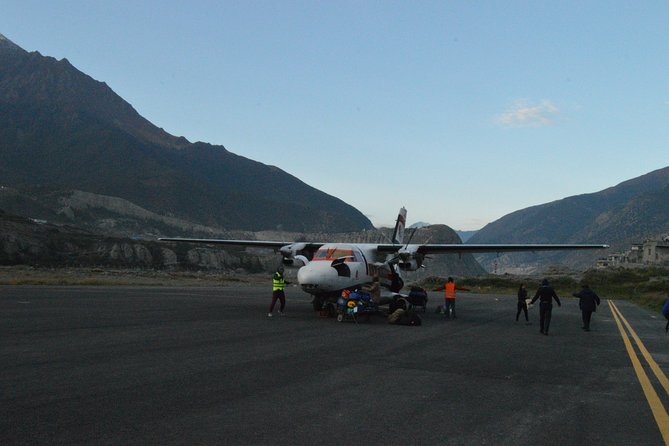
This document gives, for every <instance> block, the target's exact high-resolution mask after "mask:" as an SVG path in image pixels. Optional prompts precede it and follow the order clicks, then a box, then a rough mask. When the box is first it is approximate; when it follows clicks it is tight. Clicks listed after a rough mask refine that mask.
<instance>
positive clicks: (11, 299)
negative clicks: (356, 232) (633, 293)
mask: <svg viewBox="0 0 669 446" xmlns="http://www.w3.org/2000/svg"><path fill="white" fill-rule="evenodd" d="M267 288H268V287H264V288H254V287H247V286H243V287H239V288H234V287H226V288H159V287H155V288H139V287H135V288H122V287H112V288H105V287H64V288H60V287H53V288H49V287H29V286H24V287H0V388H1V390H2V392H1V394H0V444H3V445H23V444H49V445H53V444H62V445H77V444H86V445H89V444H96V445H106V444H114V445H118V444H123V445H128V444H137V445H139V444H162V445H165V444H167V445H171V444H181V445H183V444H285V445H288V444H290V445H295V444H298V445H307V444H308V445H312V444H317V443H320V444H351V443H354V444H360V443H368V444H385V445H388V444H449V445H473V444H476V445H484V444H489V445H537V444H540V445H558V444H560V445H564V444H606V445H630V444H644V445H660V444H665V439H664V437H663V433H662V430H663V429H665V430H666V428H667V423H666V419H664V418H663V416H666V410H665V409H664V408H665V407H669V406H668V404H669V397H668V395H667V392H666V391H665V390H664V389H663V388H662V387H661V383H662V378H661V377H658V376H657V374H656V372H653V371H652V370H651V368H650V367H649V365H648V361H647V360H646V359H645V358H643V357H642V356H641V354H640V353H641V351H643V349H646V350H647V351H648V352H649V355H650V356H651V357H652V359H653V360H654V361H655V362H656V363H657V366H658V368H659V369H660V370H661V371H664V373H666V371H668V370H669V355H667V347H668V345H669V338H668V337H667V336H666V335H665V333H664V321H663V320H662V319H660V318H659V317H658V316H659V315H655V314H651V313H650V312H648V311H646V310H644V309H641V308H639V307H637V306H635V305H632V304H629V303H627V302H624V301H620V300H615V301H614V305H615V307H616V308H618V310H619V312H620V313H621V316H622V319H624V320H626V321H627V322H628V323H629V324H630V327H631V328H632V329H633V330H634V332H635V333H636V335H638V338H639V341H640V342H642V344H643V346H644V347H643V349H642V347H639V345H638V343H636V342H635V341H634V340H631V341H630V343H631V345H632V346H633V347H632V350H631V352H628V350H627V349H626V347H625V343H624V336H623V334H622V332H621V331H620V329H619V328H618V324H617V323H616V321H615V319H614V317H613V308H614V307H612V306H610V305H609V304H608V302H606V301H604V302H602V305H600V307H599V309H598V311H597V313H595V315H594V316H593V322H592V331H591V332H584V331H582V330H581V323H580V312H579V310H578V302H577V301H576V300H575V299H568V298H567V299H563V305H562V307H560V308H557V307H555V309H554V311H553V321H552V323H551V330H550V336H543V335H541V334H540V333H539V326H538V307H535V308H534V309H531V310H530V320H531V322H532V323H533V325H525V324H524V323H523V322H518V323H516V322H515V321H514V317H515V311H516V303H515V300H516V299H515V297H512V296H492V295H475V294H470V293H462V294H461V295H460V296H459V298H458V301H457V310H458V316H459V318H458V319H457V320H443V319H442V317H440V316H439V315H437V314H435V313H434V312H433V308H434V307H435V306H436V305H437V303H440V298H439V295H438V294H437V293H431V294H430V304H429V311H428V312H427V313H426V314H425V315H424V317H423V325H422V326H420V327H404V326H392V325H388V324H387V323H386V322H385V320H384V319H383V318H381V317H377V318H373V319H372V320H371V322H370V323H367V324H354V323H352V322H342V323H339V322H336V321H335V320H334V319H325V318H320V317H318V316H317V314H315V313H314V312H313V311H312V310H311V305H310V298H309V296H308V295H306V294H304V293H302V292H301V291H299V290H298V289H297V288H289V289H288V290H287V295H288V306H287V314H286V316H284V317H278V316H275V317H274V318H272V319H268V318H267V316H266V313H267V306H268V303H269V296H270V292H268V289H267ZM521 317H522V316H521ZM660 317H661V316H660ZM619 319H620V320H622V319H621V317H620V316H619ZM621 324H622V322H621ZM623 326H624V324H623ZM630 336H631V333H630ZM631 356H638V358H640V363H641V372H644V373H645V374H646V375H647V379H648V381H649V385H650V388H651V390H654V391H655V393H656V397H657V399H658V400H659V407H658V402H657V401H655V402H653V401H652V400H653V398H652V397H649V396H648V395H649V393H648V384H646V385H645V388H646V390H643V388H642V382H643V380H642V378H639V376H640V375H639V371H638V368H637V370H635V369H634V367H633V362H632V359H631ZM661 373H662V372H661ZM642 374H643V373H642ZM665 379H666V377H665ZM662 411H664V415H662ZM658 413H659V415H658Z"/></svg>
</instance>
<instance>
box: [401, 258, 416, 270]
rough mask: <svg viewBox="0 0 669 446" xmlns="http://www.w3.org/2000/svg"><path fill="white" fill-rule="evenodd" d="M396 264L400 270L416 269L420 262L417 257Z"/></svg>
mask: <svg viewBox="0 0 669 446" xmlns="http://www.w3.org/2000/svg"><path fill="white" fill-rule="evenodd" d="M397 266H399V267H400V269H401V270H402V271H416V270H417V269H418V268H420V267H421V264H420V263H419V262H418V260H417V259H411V260H409V261H406V262H399V263H398V264H397Z"/></svg>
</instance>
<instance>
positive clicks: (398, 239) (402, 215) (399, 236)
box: [393, 207, 407, 245]
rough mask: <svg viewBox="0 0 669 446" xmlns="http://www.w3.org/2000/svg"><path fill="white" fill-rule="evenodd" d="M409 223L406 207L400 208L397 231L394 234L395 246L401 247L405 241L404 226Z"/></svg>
mask: <svg viewBox="0 0 669 446" xmlns="http://www.w3.org/2000/svg"><path fill="white" fill-rule="evenodd" d="M406 221H407V210H406V209H405V208H404V207H401V208H400V212H399V214H397V221H396V222H395V231H394V232H393V244H396V245H401V244H402V241H403V240H404V226H405V225H406Z"/></svg>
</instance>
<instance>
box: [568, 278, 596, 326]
mask: <svg viewBox="0 0 669 446" xmlns="http://www.w3.org/2000/svg"><path fill="white" fill-rule="evenodd" d="M572 296H574V297H578V298H579V301H578V307H579V308H580V309H581V315H582V317H583V326H582V327H581V328H582V329H583V330H585V331H590V318H591V317H592V313H593V311H597V305H599V302H600V301H599V296H598V295H597V294H595V292H594V291H592V290H591V289H590V287H589V286H588V285H586V284H582V285H581V291H579V292H578V293H573V294H572Z"/></svg>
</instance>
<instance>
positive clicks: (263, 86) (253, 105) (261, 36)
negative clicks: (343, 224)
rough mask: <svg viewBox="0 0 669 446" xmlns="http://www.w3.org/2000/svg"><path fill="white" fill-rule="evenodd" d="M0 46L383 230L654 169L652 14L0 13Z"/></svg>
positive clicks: (308, 5) (561, 193)
mask: <svg viewBox="0 0 669 446" xmlns="http://www.w3.org/2000/svg"><path fill="white" fill-rule="evenodd" d="M0 33H2V34H4V35H5V36H6V37H7V38H9V39H10V40H12V41H13V42H14V43H16V44H17V45H19V46H21V47H22V48H24V49H26V50H28V51H39V52H40V53H42V54H43V55H48V56H53V57H56V58H58V59H61V58H67V59H68V60H69V61H70V62H71V63H72V64H73V65H74V66H75V67H77V68H78V69H80V70H81V71H83V72H85V73H87V74H89V75H90V76H92V77H93V78H95V79H97V80H100V81H104V82H106V83H107V84H108V85H109V86H110V87H111V88H112V89H113V90H114V91H115V92H116V93H118V94H119V95H120V96H121V97H123V98H124V99H125V100H127V101H128V102H130V103H131V104H132V105H133V106H134V107H135V109H136V110H137V111H138V112H139V113H140V114H142V115H143V116H144V117H146V118H147V119H149V120H150V121H152V122H153V123H154V124H156V125H158V126H159V127H162V128H164V129H165V130H166V131H168V132H169V133H171V134H174V135H177V136H185V137H186V138H188V139H189V140H190V141H205V142H209V143H212V144H221V145H224V146H225V147H226V148H227V149H228V150H230V151H231V152H234V153H236V154H239V155H242V156H245V157H248V158H251V159H254V160H257V161H260V162H263V163H265V164H271V165H276V166H278V167H280V168H282V169H283V170H285V171H287V172H289V173H291V174H293V175H295V176H296V177H298V178H300V179H301V180H303V181H304V182H306V183H308V184H310V185H312V186H314V187H316V188H318V189H320V190H322V191H324V192H327V193H329V194H331V195H334V196H336V197H339V198H341V199H342V200H344V201H346V202H347V203H350V204H352V205H353V206H355V207H356V208H358V209H360V210H361V211H362V212H363V213H365V214H366V215H368V216H369V217H370V219H371V220H372V222H373V223H375V224H377V225H380V224H387V225H390V224H392V222H393V221H394V218H395V216H396V214H397V209H398V208H399V207H400V206H402V205H404V206H406V207H407V208H408V210H409V215H408V220H409V223H412V222H415V221H426V222H430V223H444V224H447V225H449V226H451V227H453V228H454V229H478V228H481V227H482V226H484V225H485V224H486V223H489V222H491V221H494V220H496V219H498V218H500V217H502V216H504V215H505V214H507V213H510V212H513V211H515V210H518V209H522V208H525V207H529V206H533V205H537V204H542V203H546V202H550V201H553V200H558V199H561V198H565V197H568V196H571V195H578V194H582V193H590V192H597V191H599V190H602V189H605V188H607V187H610V186H614V185H616V184H618V183H620V182H622V181H625V180H628V179H631V178H634V177H637V176H640V175H643V174H645V173H648V172H650V171H653V170H655V169H659V168H662V167H666V166H669V155H668V154H669V60H668V58H669V2H667V1H666V0H661V1H660V0H658V1H643V2H638V1H587V0H579V1H509V0H506V1H445V0H444V1H418V2H414V1H412V2H409V1H407V2H398V1H340V0H338V1H316V0H313V1H289V0H281V1H279V0H275V1H241V0H240V1H198V0H194V1H188V2H184V1H171V0H163V1H128V0H115V1H94V0H93V1H91V0H88V1H75V0H72V1H60V0H52V1H47V2H45V1H33V0H19V1H15V0H0Z"/></svg>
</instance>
